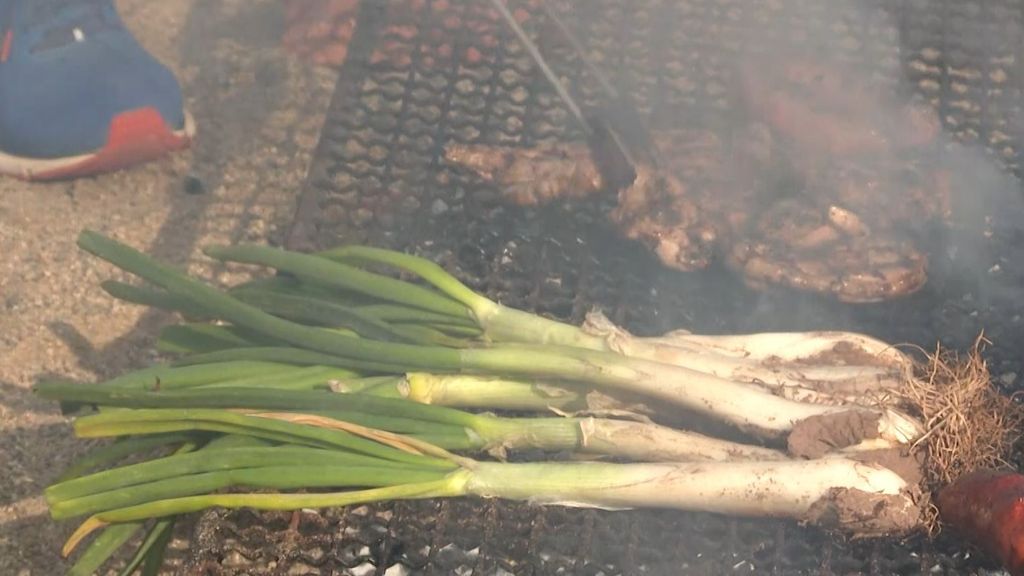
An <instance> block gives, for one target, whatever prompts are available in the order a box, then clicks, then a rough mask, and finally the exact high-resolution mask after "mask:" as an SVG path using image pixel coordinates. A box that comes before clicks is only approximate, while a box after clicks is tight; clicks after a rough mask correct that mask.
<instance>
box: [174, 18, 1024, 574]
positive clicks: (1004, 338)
mask: <svg viewBox="0 0 1024 576" xmlns="http://www.w3.org/2000/svg"><path fill="white" fill-rule="evenodd" d="M363 4H364V5H363V8H362V9H361V13H360V21H359V26H358V28H357V32H356V36H355V38H354V40H353V44H352V45H351V46H350V57H349V61H348V62H347V63H346V65H345V67H344V68H343V70H342V72H341V77H340V78H339V82H338V87H337V90H336V93H335V99H334V102H333V104H332V108H331V111H330V113H329V118H328V120H327V122H326V124H325V126H324V129H323V132H322V136H321V142H320V148H319V151H318V154H317V157H316V159H315V161H314V164H313V166H312V168H311V171H310V175H309V179H308V182H307V189H306V191H305V193H304V195H303V197H302V199H301V202H300V208H299V210H298V213H297V216H296V220H295V226H294V228H293V230H292V232H291V234H290V238H289V243H290V245H291V246H292V247H295V248H299V249H313V248H316V247H322V246H330V245H336V244H339V243H345V242H362V243H369V244H374V245H378V246H385V247H392V248H398V249H402V250H407V251H410V252H414V253H417V254H421V255H425V256H428V257H430V258H433V259H435V260H437V261H438V262H440V263H442V264H443V265H445V266H446V267H447V268H448V269H449V270H451V271H452V272H454V273H456V274H457V275H458V276H459V277H460V278H462V279H463V280H464V281H466V282H467V283H468V284H469V285H471V286H472V287H474V288H475V289H478V290H480V291H482V292H485V293H486V294H488V295H489V296H491V297H492V298H496V299H499V300H501V301H502V302H504V303H506V304H509V305H512V306H516V307H520V308H525V309H529V310H533V311H537V312H541V313H545V314H550V315H552V316H556V317H559V318H563V319H567V320H570V321H573V322H579V321H580V320H581V319H582V317H583V315H584V314H585V313H586V312H587V311H588V310H589V309H591V308H592V307H599V308H601V309H603V310H604V311H605V312H606V313H607V314H608V315H609V316H610V317H611V318H612V319H613V320H614V321H616V322H618V323H620V324H622V325H625V326H626V327H627V328H629V329H631V330H633V331H635V332H637V333H641V334H656V333H661V332H665V331H667V330H672V329H678V328H687V329H691V330H694V331H697V332H706V333H720V332H733V333H736V332H745V331H767V330H800V329H810V328H828V329H851V330H858V331H863V332H868V333H871V334H874V335H877V336H879V337H882V338H885V339H887V340H890V341H894V342H909V343H914V344H918V345H921V346H924V347H926V348H932V347H934V345H935V343H936V340H941V341H942V342H943V343H944V344H946V345H949V346H954V347H957V348H960V349H963V348H965V347H967V346H969V345H970V343H971V342H972V341H973V340H974V338H975V337H976V336H977V335H978V333H979V332H980V331H981V330H982V329H984V330H985V331H986V334H987V336H988V337H989V338H991V339H992V340H993V342H994V345H993V346H992V347H990V348H989V349H988V355H989V358H990V367H991V369H992V370H993V372H994V373H995V374H996V375H997V376H999V377H1000V382H1002V383H1003V384H1004V385H1005V386H1006V387H1007V389H1008V390H1012V389H1016V388H1017V384H1016V382H1017V381H1016V378H1015V375H1016V374H1021V373H1024V371H1022V368H1021V366H1020V364H1019V359H1018V357H1017V356H1015V355H1014V354H1013V349H1014V348H1015V347H1019V344H1020V343H1022V342H1024V332H1022V328H1021V314H1022V311H1021V309H1022V308H1024V299H1022V298H1021V289H1020V288H1019V286H1021V285H1022V283H1021V282H1022V280H1024V257H1022V256H1016V255H1015V254H1014V252H1013V251H1012V250H1011V248H1012V247H1013V246H1014V245H1015V244H1016V243H1018V242H1019V240H1020V236H1021V233H1020V231H1019V227H1018V226H1019V223H1021V222H1024V219H1022V218H1021V217H1020V216H1021V210H1020V209H1019V205H1020V201H1019V200H1020V198H1019V196H1020V191H1019V186H1018V185H1017V184H1016V182H1015V181H1014V180H1012V179H1011V178H1010V176H1009V173H1010V172H1012V171H1014V170H1016V168H1017V162H1018V157H1017V149H1018V144H1017V140H1016V138H1017V136H1018V132H1019V129H1018V128H1017V124H1019V123H1020V122H1021V120H1022V119H1021V118H1018V116H1019V114H1020V111H1019V104H1018V102H1019V101H1020V97H1021V90H1020V88H1021V72H1022V71H1021V70H1020V66H1021V64H1020V63H1019V62H1018V61H1017V60H1015V59H1014V54H1015V53H1016V54H1020V53H1021V52H1020V49H1021V47H1022V40H1024V31H1022V29H1021V16H1022V7H1021V6H1020V5H1019V4H1018V3H1013V2H1009V1H1006V2H1000V1H996V0H986V1H985V2H977V3H971V2H960V1H956V0H946V1H942V0H906V1H904V2H887V3H884V8H883V7H882V6H875V5H872V4H870V3H868V4H865V3H860V4H856V5H854V4H844V3H834V2H819V1H812V0H807V1H803V0H775V1H772V2H748V1H747V0H664V1H651V0H643V1H640V0H596V1H595V0H587V1H586V2H583V1H580V2H578V3H577V5H578V8H577V9H576V10H575V11H573V10H568V11H566V12H565V16H566V20H567V21H568V22H570V23H571V26H572V27H573V29H574V30H576V31H577V33H578V34H579V36H580V37H581V38H582V39H583V42H584V43H585V44H586V47H587V49H588V51H591V52H593V53H594V54H595V55H596V56H595V57H596V59H597V60H599V61H600V62H601V63H602V65H603V66H604V67H605V68H606V69H607V70H610V71H614V73H613V74H612V76H613V81H614V82H615V83H616V84H617V85H618V86H619V87H621V88H623V89H624V90H625V91H626V92H628V93H629V94H630V95H631V97H632V98H633V99H634V102H635V103H636V105H637V106H638V108H639V109H640V110H641V112H643V113H644V114H648V115H650V117H651V118H652V119H654V123H656V124H657V125H659V126H663V125H667V124H673V125H691V126H692V125H700V126H714V125H716V124H717V123H718V122H721V121H724V120H725V118H726V115H727V113H728V112H729V109H730V99H729V92H728V89H727V85H728V82H729V73H730V72H729V70H730V62H731V61H732V59H733V58H734V57H735V56H736V55H737V54H738V53H739V52H740V51H743V50H755V51H764V50H767V49H770V48H771V47H773V46H776V45H777V42H779V41H781V40H783V39H784V40H786V41H787V42H791V43H793V44H795V45H796V46H803V47H805V48H806V47H810V48H815V49H818V48H820V49H821V50H827V51H829V52H831V53H833V54H835V55H838V56H839V57H841V58H843V59H846V60H849V61H851V62H856V63H860V64H864V65H870V66H869V67H870V69H871V70H872V71H873V75H872V76H871V80H870V81H872V82H877V83H882V84H888V85H891V86H893V87H895V88H899V89H911V90H913V91H915V92H917V93H918V94H920V95H922V96H924V97H925V98H927V99H928V100H929V101H930V102H931V103H932V104H933V105H934V106H936V107H937V108H938V109H939V110H940V112H941V114H942V117H943V120H944V123H945V125H946V129H947V131H948V133H949V134H950V135H952V136H953V138H951V140H955V141H957V142H960V143H962V144H971V145H973V144H977V145H976V146H972V147H971V148H970V150H971V152H970V155H965V154H964V153H960V154H957V155H955V156H950V157H949V158H950V159H949V161H950V162H957V163H960V164H957V165H956V168H957V174H958V177H959V178H962V179H965V181H966V182H968V185H967V188H968V189H969V190H970V198H969V202H968V203H967V204H968V205H969V206H973V207H975V208H977V209H976V210H971V211H970V212H971V213H972V214H974V215H975V216H976V218H975V222H974V224H975V226H974V227H970V226H967V227H960V228H958V229H957V230H956V231H955V232H952V233H945V234H939V235H937V237H936V239H935V240H936V243H935V246H934V252H933V254H932V280H931V282H930V283H929V285H928V286H927V288H926V289H925V290H923V291H922V292H920V293H918V294H916V295H914V296H913V297H910V298H906V299H903V300H900V301H899V302H895V303H888V304H879V305H871V306H847V305H840V304H836V303H834V302H831V301H825V300H822V299H820V298H817V297H814V296H808V295H797V294H793V293H789V292H775V291H771V292H765V293H753V292H750V291H748V290H747V289H745V288H744V287H743V286H742V284H741V283H740V282H738V281H737V280H736V279H735V278H733V277H732V276H731V275H729V274H727V273H725V272H723V271H721V270H717V269H712V270H709V271H705V272H700V273H678V272H672V271H668V270H666V269H664V268H662V267H661V266H660V265H659V264H658V263H657V262H656V261H655V260H654V258H653V257H652V256H651V255H649V254H648V253H647V251H646V250H645V249H643V248H641V247H639V246H637V245H634V244H632V243H629V242H627V241H624V240H621V239H620V237H619V236H618V235H617V234H616V233H615V232H614V231H612V230H610V229H609V228H608V227H607V225H606V223H605V218H604V213H605V212H606V211H607V209H608V206H607V204H603V203H602V202H600V201H593V202H586V203H579V204H574V205H555V206H547V207H544V208H541V209H523V208H519V207H515V206H510V205H507V204H505V203H503V202H502V201H501V199H500V198H499V195H498V193H497V191H496V190H494V189H492V188H489V187H487V186H483V185H481V184H480V183H479V182H477V181H475V180H474V179H472V178H469V177H467V176H466V175H465V174H463V173H460V172H458V171H453V170H451V169H449V168H447V167H446V166H445V165H444V164H443V162H441V160H440V154H441V152H442V148H443V146H444V145H445V144H446V143H448V142H463V143H474V142H482V143H492V144H507V145H530V144H533V143H536V142H538V141H542V140H546V139H573V138H577V137H578V136H579V134H578V133H577V131H576V130H575V128H574V126H573V124H572V122H571V118H570V117H569V115H568V113H567V112H566V111H565V109H564V108H563V107H562V106H561V105H560V103H559V102H558V100H557V98H555V96H554V95H553V93H552V91H551V90H550V89H549V87H548V86H547V84H546V83H545V81H544V80H543V78H542V77H541V76H540V75H539V74H538V73H537V72H536V71H535V70H534V67H533V66H532V65H531V63H530V61H529V59H528V57H527V56H526V54H525V52H524V50H523V49H522V47H521V46H520V45H519V44H518V43H517V42H515V41H514V40H513V38H512V35H511V33H510V32H508V31H507V30H506V29H505V27H504V26H502V25H501V24H500V23H498V21H497V20H496V19H495V15H494V14H491V13H489V11H488V10H487V6H488V3H487V2H483V1H482V0H466V1H464V2H458V1H455V0H447V1H443V0H437V1H434V2H429V1H428V2H426V3H423V2H419V3H410V2H406V1H402V2H395V3H393V4H387V3H374V2H364V3H363ZM510 5H511V6H513V8H516V7H518V8H527V12H529V13H531V14H533V15H532V16H530V17H529V18H527V19H526V21H525V24H524V27H525V28H526V29H527V30H528V31H529V32H530V33H531V34H532V35H534V36H535V37H536V38H538V41H539V43H540V45H541V48H542V51H543V52H544V53H545V55H547V56H548V57H549V59H550V60H551V61H552V63H553V65H554V67H555V68H556V69H557V71H558V72H559V74H562V75H564V76H565V78H566V79H567V80H568V81H569V83H570V84H571V86H572V90H573V92H574V94H576V95H577V96H578V97H579V98H580V99H581V100H582V101H584V102H585V103H587V104H594V103H595V102H596V94H597V91H596V88H595V83H594V82H593V81H592V80H591V79H589V78H587V77H585V76H582V75H581V73H580V71H581V67H580V66H579V65H578V63H576V62H574V61H573V59H572V58H571V57H569V52H568V51H567V49H566V48H565V47H564V46H560V45H558V44H557V43H553V42H551V41H550V40H551V34H550V30H549V29H547V24H546V23H545V22H544V21H543V18H542V17H541V16H539V15H538V12H537V11H536V10H531V9H529V8H530V7H529V6H528V4H527V2H525V1H521V2H510ZM584 6H585V7H586V9H585V10H584V9H582V7H584ZM950 149H956V146H952V147H950ZM946 152H948V150H947V151H946ZM984 158H988V159H990V160H991V159H993V158H994V159H995V160H994V161H991V162H990V160H982V159H984ZM986 162H990V163H991V164H992V165H995V164H999V165H1001V166H1003V167H1004V168H1005V169H1006V171H1005V172H1003V171H999V170H998V169H994V170H993V171H985V170H982V169H979V168H978V167H979V166H984V165H987V164H985V163H986ZM986 216H992V218H990V219H988V220H987V221H986V218H985V217H986ZM982 224H984V226H982ZM982 228H985V229H987V230H988V231H989V232H990V234H983V233H982ZM287 520H288V518H287V516H282V515H255V514H252V513H249V512H232V513H221V512H211V513H209V514H207V515H206V516H204V518H203V519H202V520H201V521H200V523H199V528H198V532H197V536H196V539H195V542H194V549H193V552H194V558H193V560H192V561H191V562H190V563H189V567H188V568H187V570H188V571H189V573H196V572H200V573H209V574H253V573H273V574H355V575H362V574H385V573H387V574H402V573H427V574H486V575H491V574H507V573H512V574H658V575H661V574H665V575H673V574H709V575H720V574H746V573H750V574H836V575H845V574H921V573H929V574H977V573H981V572H980V571H981V570H982V568H983V567H984V566H985V565H984V564H982V563H980V562H981V561H980V560H979V559H978V558H977V555H969V556H967V557H965V556H964V555H963V554H957V555H952V554H950V553H949V552H948V551H950V550H956V549H958V548H961V547H960V546H958V545H957V546H953V545H951V544H950V541H949V540H947V539H946V538H948V537H943V539H940V540H939V541H938V542H936V543H928V542H923V541H917V540H914V541H910V542H903V543H900V542H893V541H887V540H881V541H863V542H846V541H842V540H839V539H836V538H833V537H830V536H828V535H825V534H822V533H820V532H818V531H816V530H809V529H804V528H800V527H797V526H794V525H792V524H789V523H778V522H768V521H746V520H734V519H725V518H721V517H717V516H713V515H706V514H683V513H676V512H663V511H631V512H614V513H613V512H598V511H589V510H570V509H563V508H548V509H540V508H535V507H532V506H529V505H525V504H516V503H492V502H480V501H468V500H466V501H431V502H414V503H394V504H385V505H380V506H366V507H358V508H352V509H345V510H331V511H325V512H323V515H322V516H321V515H318V514H306V515H305V517H304V520H303V523H302V526H301V528H300V530H299V532H298V533H294V532H289V531H287V530H285V528H286V526H287Z"/></svg>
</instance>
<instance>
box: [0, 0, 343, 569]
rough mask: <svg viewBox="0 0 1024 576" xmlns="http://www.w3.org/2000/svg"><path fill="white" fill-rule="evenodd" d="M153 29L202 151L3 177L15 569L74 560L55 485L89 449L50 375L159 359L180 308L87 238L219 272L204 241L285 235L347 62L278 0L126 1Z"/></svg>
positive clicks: (1, 532)
mask: <svg viewBox="0 0 1024 576" xmlns="http://www.w3.org/2000/svg"><path fill="white" fill-rule="evenodd" d="M118 5H119V8H120V9H121V12H122V15H123V16H124V18H125V20H126V21H127V22H128V24H129V26H130V27H131V28H132V29H133V31H135V32H136V34H137V35H138V36H139V38H140V39H141V40H142V41H143V42H144V43H145V44H146V45H147V47H148V48H150V49H151V50H152V51H153V52H154V53H155V54H156V55H157V57H159V58H160V59H161V60H162V61H163V62H165V63H166V64H168V65H169V66H171V67H172V68H173V69H174V70H175V71H176V72H177V73H178V76H179V78H180V79H181V82H182V85H183V89H184V91H185V94H186V98H187V102H188V107H189V109H190V110H191V112H192V113H193V115H194V116H195V117H196V120H197V122H198V125H199V135H198V139H197V141H196V143H195V145H194V146H193V148H192V149H191V150H189V151H188V152H185V153H182V154H179V155H177V156H175V157H173V158H169V159H167V160H165V161H162V162H157V163H153V164H149V165H146V166H142V167H138V168H135V169H132V170H129V171H124V172H120V173H117V174H111V175H105V176H101V177H97V178H92V179H84V180H78V181H73V182H66V183H57V184H27V183H24V182H20V181H17V180H13V179H0V463H2V464H0V465H2V467H3V472H2V473H0V574H4V575H7V574H10V575H17V576H28V575H33V574H34V575H41V576H48V575H52V574H58V573H61V572H62V571H63V566H64V563H63V561H62V560H61V558H60V557H59V548H60V544H61V542H62V541H63V538H64V537H65V536H66V535H67V533H68V532H69V531H70V529H71V528H72V526H71V525H57V524H56V523H54V522H51V521H50V520H49V518H48V516H47V514H46V508H45V503H44V501H43V500H42V497H41V496H40V494H41V490H42V489H43V487H45V486H46V484H47V483H48V482H49V481H51V480H52V479H53V478H54V477H55V476H56V475H57V474H59V473H60V471H61V469H62V466H64V465H65V464H66V463H67V462H68V461H69V459H70V458H72V457H73V456H74V455H75V454H77V453H79V452H80V451H81V450H82V445H81V443H80V442H76V441H75V440H74V439H73V438H72V436H71V433H70V428H69V426H68V424H67V422H66V421H65V419H63V418H62V417H61V416H60V415H59V413H58V412H57V410H56V408H55V407H54V406H53V405H51V404H50V403H48V402H42V401H40V400H38V399H36V398H34V397H33V396H32V394H31V393H30V391H29V389H30V386H31V385H32V383H33V382H34V381H36V380H37V379H39V378H40V377H44V376H47V375H59V376H62V377H67V378H75V379H96V378H102V377H106V376H109V375H111V374H114V373H118V372H120V371H123V370H125V369H127V368H133V367H138V366H142V365H144V364H146V363H147V362H148V361H149V360H151V358H149V357H148V354H149V352H148V349H149V345H150V344H151V343H152V341H153V338H154V337H155V334H156V332H157V330H158V328H159V327H160V326H161V325H163V323H164V322H166V321H168V320H169V318H167V317H166V316H163V315H160V314H155V313H151V312H143V310H142V309H141V308H138V307H134V306H127V305H123V304H119V303H117V302H115V301H113V300H112V299H110V298H109V297H107V296H106V295H105V294H104V293H103V292H102V291H101V290H100V289H99V287H98V285H99V282H100V281H101V280H103V279H106V278H109V277H112V276H113V275H114V272H113V271H112V269H111V268H110V267H109V266H107V265H105V264H103V263H100V262H98V261H97V260H95V259H93V258H91V257H88V256H87V255H85V254H83V253H82V252H80V251H78V250H77V249H76V247H75V244H74V243H75V237H76V235H77V234H78V232H79V231H80V230H82V229H83V228H91V229H95V230H99V231H101V232H103V233H106V234H110V235H113V236H114V237H117V238H119V239H121V240H123V241H126V242H128V243H130V244H131V245H133V246H136V247H138V248H140V249H143V250H145V251H147V252H150V253H153V254H155V255H157V256H158V257H160V258H161V259H164V260H165V261H169V262H174V263H177V264H180V265H187V266H188V267H189V268H190V270H191V271H192V272H194V273H199V274H202V275H204V276H205V277H207V278H210V279H214V280H216V281H227V280H228V277H229V276H230V275H236V276H237V274H239V273H241V271H231V270H225V269H222V268H216V267H214V266H212V265H210V264H209V263H208V262H204V261H203V259H202V257H201V256H200V255H199V253H198V250H199V248H200V247H201V246H204V245H208V244H211V243H226V242H235V241H270V242H279V241H280V239H281V237H282V236H283V234H284V232H285V229H286V227H287V225H288V223H289V221H290V220H291V217H292V211H293V209H294V203H295V199H296V196H297V194H298V193H299V191H300V188H301V186H302V182H303V179H304V177H305V174H306V170H307V167H308V163H309V160H310V158H311V155H312V151H313V148H314V147H315V145H316V142H317V139H318V135H319V130H320V126H321V124H322V122H323V117H324V112H325V111H326V108H327V104H328V101H329V99H330V95H331V91H332V89H333V82H334V79H335V75H334V73H333V72H332V71H330V70H325V69H318V68H314V67H311V66H308V65H306V64H304V63H302V62H298V61H295V60H294V59H292V58H290V57H289V56H288V55H287V54H285V53H283V52H282V51H281V50H280V48H279V46H278V40H279V38H280V34H281V27H282V25H283V9H282V6H281V3H280V2H277V1H276V0H260V1H254V0H222V1H218V2H214V1H211V0H168V1H165V2H146V1H145V0H122V1H120V2H119V3H118Z"/></svg>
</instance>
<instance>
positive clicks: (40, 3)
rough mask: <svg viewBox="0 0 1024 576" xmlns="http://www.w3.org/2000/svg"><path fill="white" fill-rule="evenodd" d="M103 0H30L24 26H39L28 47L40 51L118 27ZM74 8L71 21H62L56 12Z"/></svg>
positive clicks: (33, 50) (36, 27) (35, 28)
mask: <svg viewBox="0 0 1024 576" xmlns="http://www.w3.org/2000/svg"><path fill="white" fill-rule="evenodd" d="M107 6H108V2H107V1H105V0H32V2H31V3H29V11H28V14H27V15H26V18H25V25H26V29H28V30H32V31H34V30H40V31H41V32H42V34H41V36H40V37H39V40H38V41H37V42H36V43H35V44H33V45H32V46H31V47H30V48H29V50H30V51H31V52H33V53H35V52H43V51H45V50H52V49H54V48H60V47H62V46H67V45H68V44H71V43H73V42H80V41H82V40H83V39H85V38H88V37H90V36H95V35H96V34H98V33H100V32H102V31H104V30H110V29H114V28H116V27H117V24H116V22H115V21H114V20H113V19H112V18H111V16H110V14H109V12H108V10H107V9H106V8H107ZM68 10H74V11H75V12H76V17H75V21H74V23H72V24H65V23H63V22H61V21H60V20H59V19H58V18H56V16H57V15H58V14H60V13H61V12H63V11H68Z"/></svg>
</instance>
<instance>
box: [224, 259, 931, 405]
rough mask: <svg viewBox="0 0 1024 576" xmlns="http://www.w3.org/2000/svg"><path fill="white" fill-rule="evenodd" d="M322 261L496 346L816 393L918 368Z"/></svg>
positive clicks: (772, 336) (863, 341) (824, 346)
mask: <svg viewBox="0 0 1024 576" xmlns="http://www.w3.org/2000/svg"><path fill="white" fill-rule="evenodd" d="M254 252H255V253H254ZM213 255H215V256H218V257H225V258H228V259H232V260H236V261H243V262H250V263H262V264H266V265H274V263H272V262H271V260H272V259H273V260H274V262H276V264H277V266H282V265H287V263H285V262H282V260H283V259H282V258H280V254H271V253H269V252H267V251H253V250H248V251H246V250H244V249H243V250H232V251H230V252H229V253H228V254H225V253H224V252H223V251H220V252H214V254H213ZM275 256H277V258H275ZM289 256H291V255H289ZM320 256H321V257H323V258H324V259H331V260H335V261H338V262H344V263H355V264H365V263H370V264H385V265H390V266H394V267H396V268H399V269H402V270H404V271H406V272H412V273H414V274H416V275H418V276H419V277H420V278H422V279H423V280H425V281H427V282H429V283H430V284H432V285H433V286H434V287H435V288H437V289H439V290H440V291H441V292H443V293H444V294H445V295H447V296H448V297H450V298H452V299H453V300H455V301H457V302H459V303H461V304H463V305H464V306H465V307H466V309H467V311H468V312H469V314H470V316H471V317H472V318H473V319H474V320H475V321H476V323H477V324H478V325H479V327H480V329H481V330H482V331H483V334H484V337H485V338H488V339H490V340H492V341H496V342H521V343H533V344H554V345H562V346H572V347H578V348H585V349H590V350H603V351H613V352H617V353H620V354H623V355H626V356H630V357H633V358H640V359H645V360H653V361H657V362H662V363H668V364H674V365H678V366H683V367H685V368H689V369H692V370H698V371H701V372H706V373H708V374H713V375H716V376H720V377H722V378H726V379H730V380H735V381H740V382H751V383H754V382H759V383H765V384H768V385H778V386H804V387H808V388H812V389H814V388H817V386H816V384H818V383H826V382H834V383H836V384H837V385H840V386H858V387H862V388H863V387H871V388H885V387H895V386H899V384H900V382H901V378H904V377H906V376H908V375H909V374H910V373H911V372H912V369H913V362H912V361H911V360H910V358H908V357H907V356H906V355H905V354H903V353H902V352H900V351H899V350H898V349H896V348H895V347H893V346H892V345H890V344H888V343H885V342H882V341H880V340H877V339H875V338H871V337H869V336H866V335H863V334H857V333H852V332H839V331H827V332H826V331H820V332H795V333H786V332H779V333H761V334H746V335H731V336H700V335H694V334H690V333H687V332H685V331H676V332H672V333H669V334H666V335H664V336H661V337H654V338H640V337H636V336H634V335H632V334H630V333H629V332H627V331H625V330H623V329H621V328H619V327H617V326H615V325H614V324H613V323H612V322H610V321H609V320H608V319H607V318H605V317H604V316H603V315H602V314H600V313H598V312H593V313H591V314H589V315H588V317H587V321H586V322H585V324H584V325H583V326H582V327H576V326H572V325H569V324H565V323H562V322H557V321H554V320H550V319H547V318H543V317H540V316H537V315H535V314H530V313H527V312H524V311H521V310H516V309H514V308H509V307H507V306H503V305H501V304H499V303H497V302H494V301H492V300H490V299H488V298H485V297H484V296H482V295H480V294H477V293H476V292H474V291H473V290H471V289H469V288H468V287H467V286H465V285H464V284H462V283H461V282H459V280H458V279H456V278H455V277H453V276H452V275H450V274H448V272H446V271H445V270H444V269H442V268H441V267H440V266H437V265H436V264H434V263H433V262H430V261H429V260H425V259H422V258H418V257H415V256H411V255H408V254H402V253H398V252H393V251H389V250H382V249H377V248H370V247H365V246H347V247H342V248H338V249H334V250H329V251H327V252H324V253H321V255H320ZM293 271H294V270H293Z"/></svg>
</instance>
